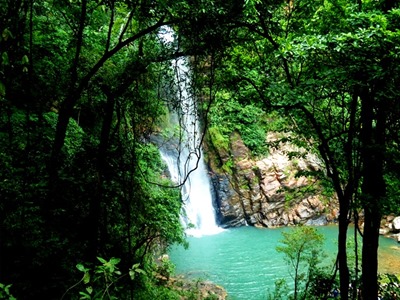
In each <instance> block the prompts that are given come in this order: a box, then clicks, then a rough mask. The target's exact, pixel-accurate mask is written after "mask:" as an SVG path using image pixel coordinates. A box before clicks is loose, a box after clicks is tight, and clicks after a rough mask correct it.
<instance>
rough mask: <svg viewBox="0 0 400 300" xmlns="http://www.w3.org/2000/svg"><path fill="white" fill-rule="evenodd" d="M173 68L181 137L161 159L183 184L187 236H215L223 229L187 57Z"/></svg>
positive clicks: (168, 34) (166, 34) (167, 36)
mask: <svg viewBox="0 0 400 300" xmlns="http://www.w3.org/2000/svg"><path fill="white" fill-rule="evenodd" d="M161 38H162V40H163V41H164V42H172V41H173V32H172V29H170V28H168V27H167V28H164V31H163V32H162V33H161ZM172 65H173V67H174V70H175V71H174V73H175V78H176V79H175V81H176V82H175V84H176V86H177V87H178V92H177V97H178V99H179V103H180V105H179V107H178V108H177V109H176V112H175V113H176V115H177V116H178V117H177V118H175V122H176V123H177V124H179V126H180V129H179V130H180V132H181V133H182V132H183V134H180V138H179V139H178V141H177V144H176V145H175V146H171V145H170V146H169V147H161V149H160V153H161V157H162V159H163V160H164V161H165V163H166V164H167V166H168V170H169V172H170V176H171V179H172V181H174V182H175V183H177V184H179V185H181V184H182V187H181V194H182V200H183V203H184V205H183V212H182V222H183V223H184V225H186V226H187V229H186V232H187V234H189V235H193V236H202V235H210V234H216V233H218V232H220V231H222V230H223V229H222V228H220V227H218V225H217V223H216V213H215V209H214V206H213V201H212V194H211V183H210V178H209V176H208V171H207V168H206V165H205V162H204V160H203V151H202V149H201V136H202V132H201V130H200V126H199V118H198V115H197V107H196V103H195V100H194V97H193V96H192V95H191V94H190V92H189V91H190V76H189V68H188V66H187V58H185V57H182V58H178V59H175V60H173V61H172ZM176 119H178V120H179V122H178V120H176Z"/></svg>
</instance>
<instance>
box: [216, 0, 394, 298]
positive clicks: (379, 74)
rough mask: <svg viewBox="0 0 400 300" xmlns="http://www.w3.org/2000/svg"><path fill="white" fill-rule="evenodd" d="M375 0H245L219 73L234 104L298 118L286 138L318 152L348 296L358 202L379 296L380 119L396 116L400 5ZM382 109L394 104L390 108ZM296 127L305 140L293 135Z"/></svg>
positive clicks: (371, 287)
mask: <svg viewBox="0 0 400 300" xmlns="http://www.w3.org/2000/svg"><path fill="white" fill-rule="evenodd" d="M360 3H361V2H360ZM374 5H375V4H374V3H372V2H366V3H365V5H364V6H363V5H361V6H360V5H358V6H354V5H352V4H348V3H345V2H342V1H331V2H326V1H325V2H319V1H317V2H315V1H314V2H312V3H310V2H304V1H293V2H283V1H282V2H279V1H278V2H274V3H270V2H268V1H248V2H247V3H246V7H245V10H244V15H243V19H242V20H241V21H239V22H237V24H236V25H237V28H238V29H237V30H236V31H235V36H234V38H235V39H236V41H237V43H236V44H234V45H233V47H232V48H231V49H232V50H231V51H230V55H231V56H230V57H229V60H228V63H226V68H225V69H224V70H223V71H222V72H224V78H225V79H226V78H228V82H229V83H228V85H231V86H235V88H234V89H229V87H228V85H226V86H225V87H226V88H227V89H228V90H231V93H232V95H234V97H236V98H237V99H239V102H243V103H246V101H247V102H248V101H251V102H256V101H257V100H256V99H258V101H259V102H261V103H263V104H264V107H265V109H266V110H268V111H270V110H276V111H278V112H280V113H281V114H282V116H284V115H286V116H288V117H289V119H290V120H294V122H293V123H292V125H289V126H288V127H287V128H286V129H285V130H286V131H289V132H291V135H292V140H294V142H295V143H298V144H299V145H301V146H305V147H308V148H309V149H310V150H312V151H316V152H317V153H319V155H320V157H321V159H322V161H323V162H324V163H325V170H326V173H325V174H326V175H327V177H328V178H329V180H330V181H331V184H332V186H333V187H334V189H335V191H336V194H337V197H338V199H339V206H340V216H339V235H338V241H339V242H338V268H339V273H340V286H341V297H342V299H348V297H349V295H348V286H349V281H350V277H349V276H350V273H349V270H348V266H347V249H346V240H347V228H348V223H349V222H350V221H351V220H352V219H353V217H354V218H355V220H357V216H358V210H359V209H360V208H362V209H363V210H364V213H365V214H366V215H365V222H366V224H367V225H366V226H367V227H369V228H367V227H366V228H365V229H364V242H365V243H364V246H363V249H364V250H363V257H364V263H363V275H362V276H363V281H364V282H365V283H364V284H363V285H364V289H365V291H364V293H365V297H372V298H373V297H376V295H377V278H376V274H377V260H376V257H377V246H378V245H377V241H378V228H379V219H380V215H381V213H380V210H381V207H382V205H384V203H385V197H384V195H385V182H384V180H383V178H384V175H383V174H384V170H385V168H386V167H385V155H384V154H383V153H384V151H383V150H384V149H386V145H387V143H388V141H387V138H386V136H387V134H390V133H389V132H390V131H389V127H388V126H387V123H386V121H385V120H393V118H394V115H398V110H397V107H398V106H397V102H398V101H397V100H396V99H398V94H397V92H396V91H395V89H394V85H393V84H394V82H396V80H397V76H398V70H397V68H396V67H394V66H397V65H398V64H397V63H396V62H395V61H397V59H398V58H397V56H396V55H395V53H394V52H393V49H394V48H393V47H395V46H394V45H396V43H397V42H396V41H397V29H396V28H397V24H398V21H394V20H398V17H397V15H398V12H397V10H396V9H392V10H391V11H388V12H385V10H382V8H381V7H379V6H374ZM386 6H387V5H386ZM392 7H394V6H392ZM360 8H362V11H360ZM388 20H390V22H389V21H388ZM328 24H329V25H328ZM388 24H393V25H391V26H388ZM384 91H386V92H384ZM385 103H386V104H385ZM388 107H392V108H395V109H392V110H391V111H390V113H389V112H388V111H387V108H388ZM389 123H390V124H392V122H391V121H389ZM295 134H296V135H297V136H299V137H301V138H300V139H298V140H297V139H295V138H293V135H295ZM390 135H393V133H391V134H390ZM304 141H306V143H304ZM378 145H379V146H378ZM321 177H323V175H322V176H321ZM375 184H377V185H378V186H375ZM377 187H379V188H377ZM372 189H374V191H372ZM360 193H361V194H360ZM360 195H361V197H360ZM367 245H369V246H367ZM371 256H373V257H374V258H373V259H372V257H371ZM372 266H373V267H372ZM372 282H374V283H373V284H372ZM367 294H368V296H367ZM372 298H371V299H372Z"/></svg>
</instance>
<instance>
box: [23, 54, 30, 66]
mask: <svg viewBox="0 0 400 300" xmlns="http://www.w3.org/2000/svg"><path fill="white" fill-rule="evenodd" d="M21 62H22V64H24V65H27V64H28V63H29V58H28V55H26V54H25V55H24V56H22V60H21Z"/></svg>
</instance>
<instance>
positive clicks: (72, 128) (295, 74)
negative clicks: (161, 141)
mask: <svg viewBox="0 0 400 300" xmlns="http://www.w3.org/2000/svg"><path fill="white" fill-rule="evenodd" d="M166 28H171V30H172V33H173V35H174V38H173V39H172V40H170V41H168V42H166V41H165V40H163V39H162V37H161V35H162V34H163V33H164V32H165V30H166ZM0 34H1V35H0V196H1V202H0V220H1V226H0V230H1V231H0V236H1V241H0V260H1V263H0V268H1V269H0V282H1V283H5V284H12V285H13V293H14V294H15V295H16V297H17V298H18V299H25V298H26V299H31V298H34V297H38V296H40V297H41V298H43V299H53V298H60V297H61V296H62V295H63V294H64V293H65V292H66V291H69V288H70V287H71V286H74V284H75V283H76V282H77V281H79V278H80V276H81V272H83V273H84V274H85V276H88V275H86V274H89V273H90V272H92V271H90V270H95V268H96V265H98V263H99V262H100V263H101V264H102V265H103V269H101V270H102V271H105V269H104V268H106V270H107V272H110V274H112V276H117V275H118V273H115V272H117V269H118V272H119V270H121V272H122V273H124V274H130V275H131V276H125V277H123V278H122V279H121V280H120V281H119V285H118V288H119V287H121V286H124V287H125V288H124V289H123V290H117V287H115V293H117V294H118V293H119V294H118V295H120V297H121V298H133V295H134V294H135V295H136V296H137V295H139V296H138V297H140V298H143V299H147V298H149V299H156V298H157V297H162V296H160V295H164V296H165V295H167V296H165V297H173V296H172V295H171V294H168V293H170V291H166V290H164V289H162V287H160V286H159V285H157V282H156V278H155V277H154V275H153V274H154V273H153V271H154V270H155V269H156V268H157V265H156V264H155V257H156V256H157V255H161V254H163V253H165V251H166V249H167V248H168V247H169V246H170V245H172V244H174V243H185V234H184V228H183V226H182V224H181V222H180V215H181V208H182V200H181V197H180V193H179V189H178V188H166V187H171V186H172V185H173V183H171V182H170V181H169V179H167V176H166V174H165V165H164V163H163V162H162V160H161V158H160V155H159V151H158V148H157V145H156V144H154V143H152V142H151V141H152V139H151V137H152V136H154V134H157V133H158V134H159V133H160V132H162V129H163V128H165V125H166V124H165V123H166V122H167V120H168V115H169V113H170V109H171V108H173V107H177V106H179V101H180V99H179V97H177V94H179V93H177V91H178V90H179V87H178V86H177V84H176V82H175V78H174V72H173V70H172V69H171V64H170V61H171V60H172V59H174V58H178V57H182V56H186V57H189V58H190V60H189V61H190V64H189V65H190V68H191V72H192V80H193V86H191V92H192V94H193V95H195V96H196V100H197V101H198V107H199V108H200V113H199V116H200V118H201V121H202V124H203V125H204V126H203V127H204V128H203V129H204V131H208V137H209V138H210V139H211V140H212V142H213V143H214V144H215V145H218V146H219V147H226V143H227V142H226V141H227V138H228V137H229V135H230V134H231V133H232V132H239V134H240V135H241V136H242V138H243V141H244V143H245V144H246V146H247V147H248V148H249V149H250V150H251V151H252V153H253V155H255V156H257V155H264V154H265V153H266V151H267V147H266V146H267V145H265V134H266V132H267V131H268V130H281V131H285V132H291V133H292V134H294V135H295V136H296V137H299V138H298V139H294V142H295V143H298V144H299V145H300V146H302V147H305V148H307V149H308V150H309V151H312V152H314V153H316V154H318V155H319V157H320V158H321V160H322V161H323V162H324V165H325V175H326V177H327V179H328V181H329V183H330V185H331V187H332V189H334V190H335V192H336V194H337V197H338V199H339V204H340V217H339V236H338V266H339V273H340V285H341V291H342V299H348V297H349V293H348V286H349V283H350V281H351V280H353V279H354V278H351V276H352V274H351V272H350V270H349V268H348V263H347V249H346V242H347V239H348V237H347V228H348V227H347V226H348V223H349V221H350V220H357V218H358V217H359V213H360V212H362V213H363V218H364V233H363V252H362V257H363V263H362V270H361V273H362V286H363V297H364V298H363V299H374V300H375V299H376V297H377V293H378V286H377V249H378V230H379V224H380V219H381V217H382V216H383V215H384V214H387V213H399V205H398V204H399V200H398V199H399V190H398V186H399V175H400V174H399V171H398V170H400V168H399V164H400V157H399V132H400V131H399V126H400V124H399V120H400V118H399V116H400V113H399V112H400V109H399V103H400V102H399V83H400V82H399V79H400V70H399V66H400V63H399V62H400V57H399V53H400V51H399V50H400V49H399V47H400V46H399V45H400V10H399V8H398V1H367V0H365V1H361V0H357V1H354V2H350V1H342V0H329V1H311V2H310V1H306V0H294V1H267V0H246V1H234V0H230V1H222V0H221V1H200V0H180V1H173V0H158V1H152V0H137V1H135V0H62V1H56V0H45V1H36V0H2V2H1V5H0ZM98 257H99V258H98ZM111 258H118V259H111ZM110 259H111V260H110ZM117 264H118V268H117V269H116V267H115V266H116V265H117ZM76 266H79V267H76ZM39 270H40V272H39ZM38 274H41V275H40V276H38ZM110 276H111V275H110ZM84 280H89V279H88V278H87V277H86V279H85V277H84ZM113 288H114V287H113ZM162 293H167V294H162ZM136 296H135V297H136Z"/></svg>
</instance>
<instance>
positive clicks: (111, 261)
mask: <svg viewBox="0 0 400 300" xmlns="http://www.w3.org/2000/svg"><path fill="white" fill-rule="evenodd" d="M120 261H121V259H120V258H115V257H112V258H111V259H110V263H111V264H113V265H116V264H118V263H119V262H120Z"/></svg>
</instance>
